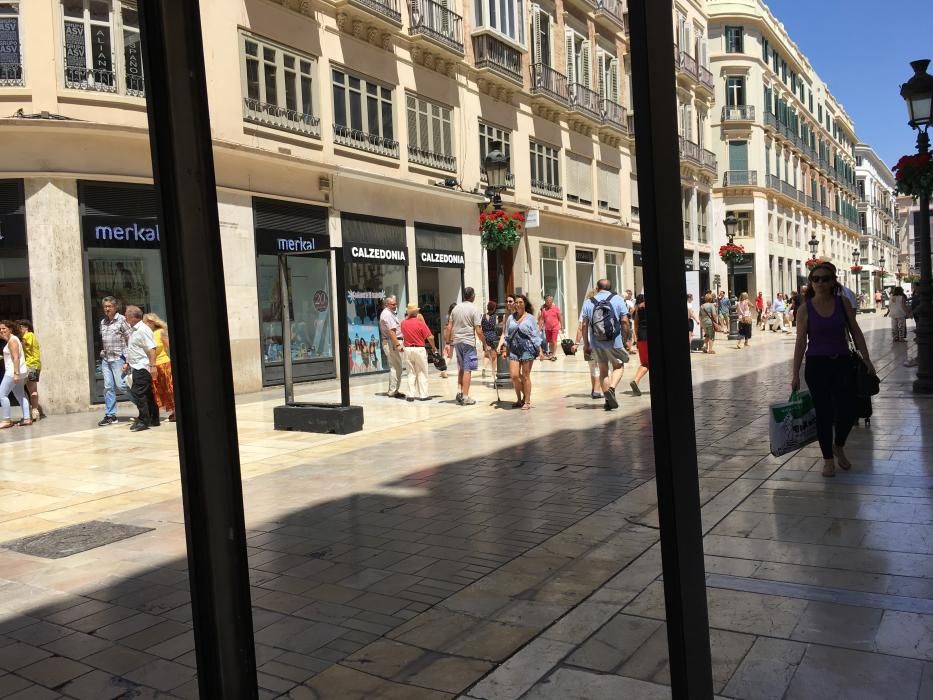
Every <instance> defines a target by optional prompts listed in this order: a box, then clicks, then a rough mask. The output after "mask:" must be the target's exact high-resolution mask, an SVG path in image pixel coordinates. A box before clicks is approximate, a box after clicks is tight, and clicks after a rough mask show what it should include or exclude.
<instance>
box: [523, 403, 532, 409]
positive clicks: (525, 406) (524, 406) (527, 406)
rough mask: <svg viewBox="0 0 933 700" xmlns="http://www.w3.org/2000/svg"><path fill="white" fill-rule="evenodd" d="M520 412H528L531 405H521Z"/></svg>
mask: <svg viewBox="0 0 933 700" xmlns="http://www.w3.org/2000/svg"><path fill="white" fill-rule="evenodd" d="M522 410H523V411H530V410H531V404H530V403H526V404H523V405H522Z"/></svg>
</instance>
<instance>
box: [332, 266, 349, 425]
mask: <svg viewBox="0 0 933 700" xmlns="http://www.w3.org/2000/svg"><path fill="white" fill-rule="evenodd" d="M346 278H347V269H346V267H344V264H343V248H334V283H335V284H336V286H337V294H338V295H341V296H338V298H337V300H336V301H335V304H336V306H337V333H336V334H335V335H336V337H337V354H338V355H339V357H338V358H337V367H338V369H339V371H340V405H341V406H343V407H345V408H346V407H348V406H349V405H350V358H349V356H348V355H349V353H348V351H349V349H350V347H349V345H350V337H349V335H348V333H347V304H346V302H345V301H344V299H343V297H342V295H343V294H346V291H347V282H346Z"/></svg>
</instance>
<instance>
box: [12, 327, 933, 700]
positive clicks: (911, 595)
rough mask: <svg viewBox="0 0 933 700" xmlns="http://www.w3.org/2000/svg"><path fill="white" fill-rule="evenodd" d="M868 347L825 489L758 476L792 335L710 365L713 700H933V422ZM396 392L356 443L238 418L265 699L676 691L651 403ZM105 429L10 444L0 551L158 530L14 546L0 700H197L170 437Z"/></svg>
mask: <svg viewBox="0 0 933 700" xmlns="http://www.w3.org/2000/svg"><path fill="white" fill-rule="evenodd" d="M863 319H865V317H863ZM864 323H865V325H866V327H867V328H870V329H876V330H873V331H872V332H871V333H870V334H869V338H870V343H871V344H872V346H873V348H874V350H875V354H876V357H877V359H876V365H877V366H878V367H879V370H880V373H881V374H882V376H883V377H884V379H885V383H884V385H883V393H882V395H881V396H880V397H878V398H877V400H876V402H875V410H876V414H875V417H874V419H873V421H872V427H871V429H870V430H869V429H865V428H858V429H857V430H856V431H855V433H854V434H853V437H852V440H851V443H850V445H851V449H850V453H851V455H852V457H853V461H854V462H855V463H856V466H855V469H853V471H852V472H851V473H850V474H840V475H839V476H837V477H836V478H835V479H833V480H824V479H823V478H822V477H821V476H820V474H819V467H818V463H819V461H820V460H819V459H818V457H819V454H818V448H816V447H808V448H806V449H804V450H802V451H801V452H799V453H797V454H795V455H787V456H786V457H783V458H780V459H775V458H773V457H770V456H769V455H768V454H767V453H768V437H767V428H766V423H765V408H766V406H767V404H768V403H770V402H772V401H775V400H778V399H781V398H785V397H786V394H787V393H788V385H789V357H790V353H791V352H792V347H793V343H792V340H791V337H790V336H774V335H771V334H768V335H767V336H758V337H756V338H755V339H754V346H753V348H752V349H751V350H741V351H736V350H732V349H729V348H728V347H727V344H726V343H725V342H722V343H719V345H720V347H719V348H718V350H719V352H718V354H717V355H716V356H704V355H694V356H693V364H694V380H695V394H696V402H695V403H696V410H697V427H698V431H697V436H696V439H697V443H698V445H699V461H700V467H701V495H702V500H703V504H704V506H703V520H704V531H705V534H706V538H705V547H706V554H707V571H708V586H709V588H708V596H709V604H710V620H711V625H712V628H713V629H712V631H711V634H712V641H713V658H714V676H715V679H716V691H717V692H718V693H720V694H721V695H722V696H723V697H730V698H749V699H755V700H758V699H759V698H783V697H786V698H811V697H812V698H821V699H822V698H837V697H838V698H846V699H849V698H898V699H900V698H916V697H933V665H931V664H930V663H929V662H933V583H931V580H933V544H931V542H933V531H931V529H930V528H931V523H933V509H931V499H930V496H929V489H930V487H931V486H933V474H930V473H929V472H930V471H931V464H933V460H931V459H930V454H929V450H930V449H931V448H930V447H929V437H930V434H931V430H933V411H931V410H930V409H931V407H933V404H931V403H930V400H917V399H915V398H914V397H913V396H912V395H911V394H910V391H909V389H910V387H909V379H910V377H909V372H910V371H909V370H907V369H904V368H903V367H902V363H903V361H904V359H905V357H904V356H905V354H906V351H907V349H906V347H904V346H892V344H891V343H890V341H889V335H888V333H887V331H886V325H885V324H884V322H883V321H881V320H880V319H870V318H869V319H865V320H864ZM627 374H628V375H629V376H628V378H630V377H631V370H629V371H628V372H627ZM628 378H627V379H628ZM627 379H626V382H625V383H623V384H622V385H621V386H620V389H625V388H626V387H627ZM454 381H455V380H454V379H448V380H446V381H445V380H440V379H438V378H437V377H436V375H434V376H432V390H435V391H436V392H437V393H438V394H440V393H443V394H444V395H445V396H447V397H449V396H452V395H453V393H454V391H455V388H454V386H453V384H454ZM645 388H646V389H647V386H646V387H645ZM310 390H313V391H314V392H315V393H314V396H315V397H316V398H319V399H320V398H326V397H328V396H330V397H332V396H334V395H335V393H334V392H335V389H334V388H333V387H323V388H322V387H320V386H316V387H314V388H313V389H307V388H306V389H305V392H308V391H310ZM379 390H381V386H378V385H376V384H365V385H358V386H355V387H354V391H353V394H354V402H355V403H362V404H363V405H364V407H365V409H366V429H365V431H364V432H363V433H361V434H356V435H351V436H321V435H304V434H294V433H276V432H274V431H272V430H270V425H271V412H272V407H273V406H274V405H275V404H276V403H278V402H279V401H280V396H279V395H278V394H277V393H273V392H267V393H264V394H262V395H259V396H253V397H246V398H244V399H242V400H240V401H239V402H238V423H239V430H240V432H239V435H240V444H241V457H242V472H243V478H244V491H245V498H246V513H247V527H248V529H249V546H250V550H249V554H250V566H251V583H252V586H253V604H254V627H255V630H256V644H257V647H256V648H257V655H258V661H259V664H260V676H259V681H260V685H261V687H262V689H263V690H262V697H268V698H273V697H289V698H295V699H296V700H299V699H311V698H315V699H317V698H339V699H341V700H343V699H350V700H353V699H355V698H360V699H362V698H387V699H389V698H399V699H404V700H420V699H421V698H424V699H431V700H433V699H435V698H436V699H438V700H439V699H441V698H457V697H461V698H475V699H487V698H488V699H490V700H491V699H493V698H495V699H497V700H498V699H502V700H506V699H509V698H554V699H560V700H567V699H571V698H581V699H582V698H587V699H591V698H616V697H633V698H648V699H650V698H655V697H658V698H662V697H669V695H670V692H669V689H668V687H667V686H666V685H665V684H666V683H667V682H668V679H667V649H666V638H665V629H664V624H663V620H664V602H663V591H662V586H661V583H660V573H661V565H660V552H659V548H658V544H657V542H658V530H657V516H656V494H655V487H654V482H653V479H652V476H653V463H652V449H651V425H650V416H649V412H648V405H649V404H648V397H649V396H650V393H649V392H648V391H646V393H645V396H644V397H642V398H636V397H633V396H631V395H630V394H626V395H624V396H622V397H621V403H622V408H621V409H620V411H618V412H615V413H612V414H607V413H606V412H604V411H603V410H602V405H601V402H594V401H592V400H591V399H590V398H589V391H588V380H587V377H586V374H585V369H584V365H583V363H582V361H581V360H579V359H577V358H568V359H561V360H560V361H559V362H556V363H546V364H545V365H544V366H542V367H540V368H538V369H536V374H535V396H534V404H535V407H534V408H533V409H532V410H531V411H529V412H524V411H512V410H506V409H504V406H505V405H507V404H505V403H504V402H503V404H498V405H497V404H495V403H494V402H495V393H494V391H493V390H492V389H491V388H488V387H478V388H477V389H475V390H474V392H473V394H474V396H475V398H477V399H478V401H479V403H478V404H477V405H476V406H474V407H459V406H456V405H455V404H454V403H453V402H452V400H450V399H449V398H443V399H441V398H439V399H438V401H436V402H431V403H424V404H421V403H416V404H409V403H407V402H399V401H395V400H391V399H387V398H385V397H383V396H378V395H376V392H378V391H379ZM502 398H503V399H509V398H511V397H507V396H506V393H505V392H503V397H502ZM95 422H96V415H95V414H85V415H83V416H79V417H75V416H69V417H62V418H51V419H48V420H46V421H42V422H40V423H39V424H37V425H36V426H35V427H34V428H33V429H32V433H31V434H27V431H26V430H25V429H16V430H17V431H22V432H13V431H10V432H8V433H7V434H5V435H4V436H2V437H0V440H3V441H5V442H7V443H8V444H7V445H6V450H5V451H4V455H3V457H2V458H0V542H8V541H10V540H14V539H16V538H20V537H24V536H29V535H34V534H39V533H46V532H48V531H50V530H54V529H56V528H59V527H63V526H66V525H75V524H81V523H88V522H90V521H95V520H104V521H107V522H112V523H123V524H128V525H134V526H141V527H146V528H153V529H152V531H150V532H147V533H144V534H140V535H137V536H135V537H131V538H128V539H125V540H122V541H119V542H115V543H113V544H108V545H106V546H102V547H99V548H96V549H90V550H88V551H84V552H81V553H78V554H74V555H72V556H68V557H65V558H61V559H42V558H37V557H34V556H30V555H26V554H21V553H18V552H14V551H10V550H6V549H0V592H2V595H0V673H3V674H4V675H0V698H6V697H12V698H58V697H68V698H79V699H85V698H86V699H88V700H91V699H93V700H98V699H103V700H105V699H109V698H193V697H197V681H196V679H195V670H194V666H195V662H194V653H193V640H192V635H191V626H190V619H191V613H190V606H189V603H188V591H187V583H188V582H187V574H186V563H185V558H184V552H185V549H184V547H185V542H184V530H183V519H182V513H181V507H180V498H179V496H180V487H179V483H178V466H177V459H176V452H175V442H174V440H175V436H174V432H173V429H172V427H171V426H170V425H169V424H165V425H164V426H163V427H162V428H159V429H158V430H152V431H149V432H147V433H144V434H143V435H142V436H134V437H130V435H129V433H127V432H126V428H125V427H124V426H115V427H111V428H105V429H99V428H96V427H89V426H93V425H94V423H95ZM689 438H690V436H685V439H689ZM925 438H926V439H925Z"/></svg>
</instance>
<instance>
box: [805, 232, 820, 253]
mask: <svg viewBox="0 0 933 700" xmlns="http://www.w3.org/2000/svg"><path fill="white" fill-rule="evenodd" d="M807 245H808V246H810V259H811V260H816V251H818V250H819V249H820V241H819V239H818V238H817V237H816V234H815V233H812V234H810V240H809V241H807Z"/></svg>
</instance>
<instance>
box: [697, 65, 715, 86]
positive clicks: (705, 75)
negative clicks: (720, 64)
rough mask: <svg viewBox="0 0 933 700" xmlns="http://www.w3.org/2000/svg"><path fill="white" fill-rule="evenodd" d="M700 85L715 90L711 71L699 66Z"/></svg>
mask: <svg viewBox="0 0 933 700" xmlns="http://www.w3.org/2000/svg"><path fill="white" fill-rule="evenodd" d="M700 84H701V85H705V86H706V87H707V88H708V89H710V90H714V89H715V88H716V83H715V82H714V81H713V71H711V70H710V69H709V68H707V67H706V66H700Z"/></svg>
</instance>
